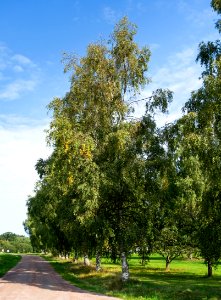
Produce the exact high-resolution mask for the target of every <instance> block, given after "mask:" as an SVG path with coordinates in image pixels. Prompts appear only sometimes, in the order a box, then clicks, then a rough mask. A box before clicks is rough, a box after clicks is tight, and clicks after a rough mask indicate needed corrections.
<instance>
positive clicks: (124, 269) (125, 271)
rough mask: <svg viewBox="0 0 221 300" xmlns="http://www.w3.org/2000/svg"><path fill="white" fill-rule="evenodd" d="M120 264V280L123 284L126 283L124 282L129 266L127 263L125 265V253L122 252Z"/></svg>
mask: <svg viewBox="0 0 221 300" xmlns="http://www.w3.org/2000/svg"><path fill="white" fill-rule="evenodd" d="M121 263H122V275H121V278H122V281H123V282H126V281H128V279H129V275H130V274H129V266H128V263H127V257H126V254H125V252H122V254H121Z"/></svg>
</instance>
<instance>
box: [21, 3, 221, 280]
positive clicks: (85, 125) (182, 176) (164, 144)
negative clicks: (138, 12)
mask: <svg viewBox="0 0 221 300" xmlns="http://www.w3.org/2000/svg"><path fill="white" fill-rule="evenodd" d="M211 5H212V7H213V9H214V10H216V11H217V12H218V13H220V12H221V4H220V1H216V0H213V1H212V2H211ZM220 24H221V23H220V21H219V20H218V21H217V23H216V27H217V28H218V30H219V31H220V30H221V26H220ZM135 34H136V26H135V25H134V24H131V23H130V22H129V21H128V20H127V18H123V19H122V20H121V21H120V22H119V23H118V24H117V25H116V26H115V29H114V32H113V34H112V35H111V38H110V40H109V41H108V42H107V43H104V42H101V43H96V44H90V45H89V46H88V48H87V54H86V55H85V56H84V57H82V58H81V59H78V58H77V57H75V56H69V55H66V56H65V60H66V68H65V70H66V71H69V70H71V72H72V73H71V87H70V91H69V92H68V93H67V94H66V95H65V97H64V98H62V99H59V98H56V99H54V100H53V101H52V102H51V103H50V104H49V110H50V111H51V112H52V121H51V124H50V128H49V130H48V135H47V139H48V144H49V145H50V146H52V147H53V152H52V154H51V156H50V157H49V158H48V159H47V160H43V159H39V161H38V162H37V164H36V170H37V172H38V174H39V181H38V182H37V184H36V188H35V195H34V196H32V197H30V198H29V199H28V201H27V206H28V219H27V220H26V221H25V224H24V225H25V228H26V230H27V232H28V233H29V234H30V238H31V242H32V245H33V247H34V248H35V249H44V250H50V251H53V252H55V253H56V252H59V253H64V254H66V253H69V252H74V253H75V255H76V256H78V255H84V257H85V261H86V260H87V258H88V256H91V255H95V254H96V259H97V260H96V268H97V270H99V269H100V257H101V255H102V254H103V253H106V254H108V255H110V257H111V258H112V259H113V260H114V261H115V260H116V259H117V258H118V257H121V260H122V279H123V280H127V279H128V278H129V269H128V264H127V255H128V253H129V251H131V250H134V249H137V250H138V251H139V253H140V255H141V256H142V259H143V260H145V258H146V257H148V255H150V254H151V253H152V252H153V251H157V252H158V253H160V254H162V255H163V256H164V257H165V260H166V266H167V269H169V264H170V262H171V261H172V260H173V259H174V258H175V257H177V256H179V255H181V254H183V253H184V252H188V253H193V252H194V251H195V249H199V251H200V253H201V255H202V256H203V257H204V259H205V261H206V262H207V264H208V275H209V276H211V275H212V266H213V265H216V264H217V262H218V260H219V258H220V256H221V230H220V227H221V223H220V221H221V220H220V218H221V201H220V200H221V198H220V191H221V180H220V176H219V174H220V171H221V148H220V141H221V113H220V112H221V109H220V108H221V107H220V106H221V104H220V100H221V93H220V91H221V79H220V78H221V77H220V72H221V59H220V53H221V47H220V41H216V42H208V43H201V45H200V47H199V55H198V57H197V60H198V61H199V62H200V63H201V65H203V66H204V69H205V70H204V72H203V73H202V82H203V84H202V87H201V88H200V89H199V90H197V91H195V92H193V93H192V95H191V97H190V99H189V100H188V101H187V102H186V104H185V106H184V108H183V112H184V113H183V116H182V117H181V118H180V119H179V120H177V121H175V122H174V123H173V124H168V125H166V126H165V127H163V128H158V127H157V125H156V121H155V115H156V113H158V112H159V111H160V112H162V113H166V112H167V109H168V104H169V103H170V102H171V101H172V98H173V93H172V92H171V91H169V90H163V89H158V90H156V91H155V92H153V94H152V96H151V97H149V98H148V99H147V102H146V112H145V115H144V116H143V117H142V119H139V120H137V119H136V118H134V115H133V108H132V106H133V105H132V103H133V102H134V101H137V100H139V94H140V91H141V89H142V88H143V87H145V86H146V84H147V83H148V82H149V79H148V78H147V77H146V72H147V70H148V62H149V59H150V51H149V49H148V48H146V47H144V48H142V49H140V48H139V47H138V45H137V44H136V43H135V41H134V36H135Z"/></svg>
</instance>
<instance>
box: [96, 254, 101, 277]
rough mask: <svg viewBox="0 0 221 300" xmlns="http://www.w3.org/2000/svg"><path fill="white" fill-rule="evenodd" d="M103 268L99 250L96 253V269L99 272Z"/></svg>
mask: <svg viewBox="0 0 221 300" xmlns="http://www.w3.org/2000/svg"><path fill="white" fill-rule="evenodd" d="M100 270H101V256H100V252H99V251H98V252H97V254H96V271H97V272H99V271H100Z"/></svg>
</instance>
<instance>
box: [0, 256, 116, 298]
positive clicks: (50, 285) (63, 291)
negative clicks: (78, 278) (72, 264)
mask: <svg viewBox="0 0 221 300" xmlns="http://www.w3.org/2000/svg"><path fill="white" fill-rule="evenodd" d="M9 299H10V300H49V299H50V300H95V299H98V300H116V299H117V298H113V297H108V296H103V295H99V294H95V293H91V292H87V291H84V290H81V289H79V288H77V287H75V286H73V285H71V284H69V283H68V282H67V281H65V280H64V279H62V278H61V276H60V275H58V274H57V273H56V272H55V271H54V269H53V268H52V267H51V266H50V264H49V263H48V262H46V261H45V260H43V259H42V258H41V257H39V256H34V255H30V256H29V255H26V256H23V257H22V259H21V261H20V262H19V263H18V264H17V266H16V267H15V268H13V269H12V270H10V271H9V272H8V273H7V274H5V276H4V277H2V278H0V300H9Z"/></svg>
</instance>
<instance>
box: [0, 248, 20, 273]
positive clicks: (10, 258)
mask: <svg viewBox="0 0 221 300" xmlns="http://www.w3.org/2000/svg"><path fill="white" fill-rule="evenodd" d="M20 259H21V255H15V254H6V253H1V254H0V277H2V276H3V275H5V273H7V272H8V271H9V270H10V269H11V268H13V267H14V266H16V265H17V263H18V262H19V261H20Z"/></svg>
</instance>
